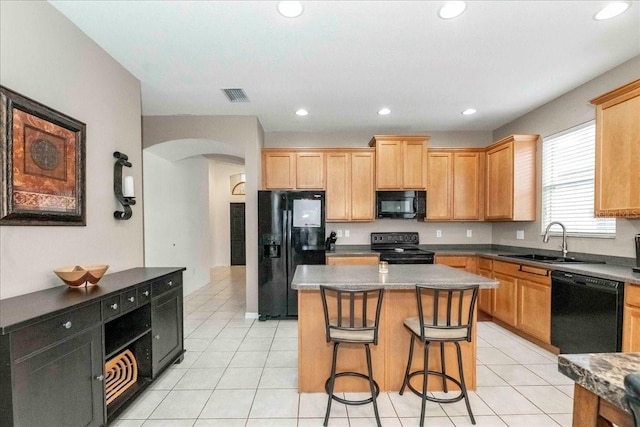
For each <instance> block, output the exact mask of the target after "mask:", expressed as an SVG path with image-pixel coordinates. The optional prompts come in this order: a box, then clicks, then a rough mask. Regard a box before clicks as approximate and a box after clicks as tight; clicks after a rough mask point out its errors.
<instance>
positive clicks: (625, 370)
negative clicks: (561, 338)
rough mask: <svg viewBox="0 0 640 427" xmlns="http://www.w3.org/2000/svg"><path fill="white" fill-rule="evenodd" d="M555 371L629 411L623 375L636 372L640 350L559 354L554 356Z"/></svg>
mask: <svg viewBox="0 0 640 427" xmlns="http://www.w3.org/2000/svg"><path fill="white" fill-rule="evenodd" d="M558 371H560V372H561V373H562V374H564V375H566V376H567V377H569V378H571V379H572V380H574V381H575V382H576V383H578V384H580V385H581V386H582V387H584V388H586V389H587V390H589V391H590V392H592V393H594V394H596V395H597V396H600V397H601V398H603V399H605V400H607V401H609V402H611V403H612V404H614V405H615V406H617V407H618V408H621V409H623V410H625V411H627V412H629V408H628V407H627V403H626V401H625V389H624V377H625V376H627V375H629V374H632V373H634V372H640V353H593V354H561V355H560V356H558Z"/></svg>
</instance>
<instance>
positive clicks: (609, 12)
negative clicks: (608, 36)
mask: <svg viewBox="0 0 640 427" xmlns="http://www.w3.org/2000/svg"><path fill="white" fill-rule="evenodd" d="M629 6H631V5H630V4H629V3H628V2H626V1H617V2H615V3H609V4H608V5H606V6H605V7H603V8H602V9H600V11H599V12H598V13H596V14H595V15H593V19H595V20H596V21H604V20H605V19H611V18H615V17H616V16H618V15H620V14H621V13H622V12H624V11H625V10H627V9H629Z"/></svg>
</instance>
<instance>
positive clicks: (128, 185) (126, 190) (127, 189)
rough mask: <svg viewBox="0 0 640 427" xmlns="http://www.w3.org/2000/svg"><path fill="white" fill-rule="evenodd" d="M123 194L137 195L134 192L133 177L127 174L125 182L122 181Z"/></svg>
mask: <svg viewBox="0 0 640 427" xmlns="http://www.w3.org/2000/svg"><path fill="white" fill-rule="evenodd" d="M122 195H123V196H124V197H135V194H134V192H133V177H132V176H125V177H124V182H123V183H122Z"/></svg>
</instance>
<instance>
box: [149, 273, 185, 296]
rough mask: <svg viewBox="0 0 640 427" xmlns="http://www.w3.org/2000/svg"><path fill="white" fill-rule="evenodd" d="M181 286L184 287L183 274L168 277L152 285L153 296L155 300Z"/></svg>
mask: <svg viewBox="0 0 640 427" xmlns="http://www.w3.org/2000/svg"><path fill="white" fill-rule="evenodd" d="M181 285H182V275H181V274H173V275H171V276H166V277H163V278H162V279H160V280H157V281H155V282H153V283H152V284H151V295H152V296H153V297H154V298H155V297H158V296H160V295H162V294H164V293H165V292H168V291H170V290H171V289H175V288H177V287H179V286H181Z"/></svg>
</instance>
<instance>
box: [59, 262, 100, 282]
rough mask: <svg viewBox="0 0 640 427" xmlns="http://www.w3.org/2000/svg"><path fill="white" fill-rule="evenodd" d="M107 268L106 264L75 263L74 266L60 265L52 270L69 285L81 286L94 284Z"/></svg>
mask: <svg viewBox="0 0 640 427" xmlns="http://www.w3.org/2000/svg"><path fill="white" fill-rule="evenodd" d="M108 269H109V266H108V265H105V264H100V265H84V266H80V265H76V266H74V267H62V268H57V269H55V270H53V272H54V273H56V275H57V276H58V277H59V278H61V279H62V281H63V282H64V283H66V284H67V285H69V286H74V287H77V286H82V285H85V286H86V285H87V283H91V284H94V285H95V284H96V283H98V281H99V280H100V279H102V276H104V273H105V272H106V271H107V270H108Z"/></svg>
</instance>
